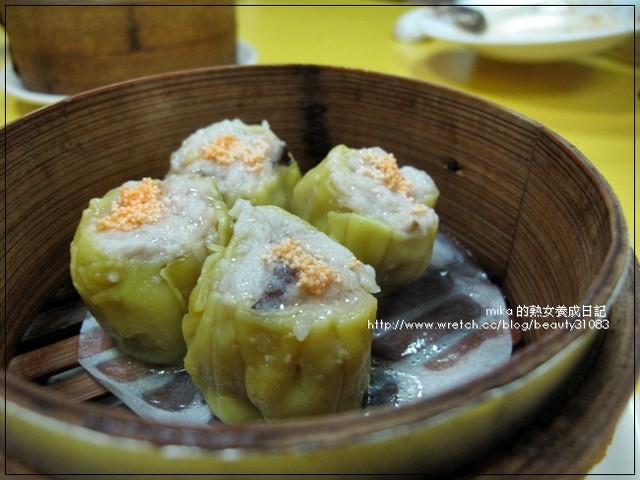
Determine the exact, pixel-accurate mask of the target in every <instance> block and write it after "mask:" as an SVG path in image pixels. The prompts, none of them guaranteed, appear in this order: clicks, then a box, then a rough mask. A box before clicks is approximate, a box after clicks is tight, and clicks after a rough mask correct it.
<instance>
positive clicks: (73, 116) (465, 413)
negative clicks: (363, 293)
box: [0, 65, 640, 478]
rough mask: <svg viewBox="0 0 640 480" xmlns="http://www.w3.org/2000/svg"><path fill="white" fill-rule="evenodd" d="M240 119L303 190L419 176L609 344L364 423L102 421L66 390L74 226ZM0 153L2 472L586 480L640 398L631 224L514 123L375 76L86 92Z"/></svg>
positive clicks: (314, 72)
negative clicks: (186, 147) (337, 180)
mask: <svg viewBox="0 0 640 480" xmlns="http://www.w3.org/2000/svg"><path fill="white" fill-rule="evenodd" d="M234 117H239V118H242V119H243V120H245V121H246V122H248V123H256V122H259V121H261V120H263V119H268V120H269V122H270V124H271V126H272V128H273V129H274V131H275V132H277V133H278V135H279V136H281V137H282V138H285V139H286V141H287V144H288V147H289V149H290V150H291V152H293V154H294V156H295V157H296V158H297V159H298V161H299V162H300V164H301V166H302V168H303V170H306V169H308V168H310V167H311V166H313V165H314V164H315V163H317V162H318V161H319V160H320V159H321V158H322V157H323V156H324V154H326V152H327V150H328V148H330V147H331V146H332V145H335V144H338V143H346V144H348V145H351V146H353V147H359V146H370V145H372V144H376V145H380V146H382V147H383V148H386V149H388V150H390V151H393V152H394V153H395V155H396V156H397V158H399V159H401V160H400V161H401V163H408V164H413V165H416V166H419V167H421V168H424V169H426V170H427V171H429V172H430V173H431V174H432V176H433V177H434V179H435V181H436V183H437V184H438V186H439V188H440V190H441V200H440V202H439V205H438V212H439V215H440V218H441V223H442V224H443V225H446V227H447V229H448V230H449V231H450V232H452V233H454V235H456V237H458V238H459V239H460V240H461V241H462V242H463V243H464V245H465V246H467V247H468V248H469V249H470V250H471V251H472V252H473V253H474V254H475V255H476V256H477V258H478V259H479V261H480V262H481V263H482V265H483V266H484V268H485V269H486V270H487V271H488V272H489V274H490V275H491V277H492V278H493V279H494V280H495V281H496V282H498V283H499V284H500V285H501V286H502V287H503V289H504V291H505V292H506V294H507V296H508V299H509V301H510V302H511V304H512V305H513V306H516V305H528V304H543V303H545V304H546V303H548V304H552V305H561V304H565V305H573V304H590V305H602V304H606V305H607V313H608V317H609V320H610V322H611V323H610V328H609V329H606V330H595V329H592V330H588V331H559V330H556V331H551V330H545V329H540V330H539V331H536V332H533V333H531V332H530V333H528V334H527V335H524V337H523V345H522V346H521V347H520V348H518V349H517V350H516V352H515V353H514V356H513V358H512V359H511V360H510V361H509V362H508V364H507V365H505V366H504V367H503V368H498V369H496V370H495V371H493V372H490V373H488V374H487V375H486V376H483V377H481V378H478V379H476V380H474V381H472V382H469V384H467V385H465V386H463V387H461V388H459V389H456V390H453V391H451V392H448V393H446V394H443V395H440V396H438V397H436V398H434V399H431V400H425V401H420V402H416V403H415V404H412V405H409V406H406V407H403V408H400V409H392V408H386V407H384V408H380V409H374V410H373V411H371V412H370V413H369V414H368V415H367V416H366V417H365V416H362V415H361V414H360V413H359V412H351V413H345V414H341V415H335V416H330V417H325V418H319V419H309V420H300V421H290V422H284V423H282V424H274V425H257V426H243V427H227V426H222V425H217V426H216V425H210V426H203V427H185V426H167V425H162V424H159V425H158V424H152V423H149V422H145V421H143V420H141V419H139V418H137V417H135V416H132V415H131V414H130V413H128V412H126V411H124V410H122V409H121V407H117V406H116V407H114V406H112V405H108V404H107V403H104V400H105V393H104V391H102V390H101V389H100V388H97V387H96V386H95V385H92V382H91V381H90V380H89V379H87V378H85V377H84V376H83V375H82V374H81V373H80V374H78V375H76V373H75V372H74V371H73V369H74V368H75V361H74V358H72V354H70V352H72V349H71V350H70V348H71V347H70V345H73V342H74V338H75V336H76V335H77V333H78V329H79V322H80V320H81V317H80V318H79V316H78V306H77V298H76V297H75V295H74V293H73V291H72V290H70V289H69V287H68V285H69V278H68V261H69V257H68V247H69V242H70V240H71V237H72V235H73V232H74V230H75V227H76V225H77V222H78V220H79V218H80V214H81V211H82V209H83V208H84V207H85V206H86V204H87V202H88V200H89V198H91V197H94V196H99V195H101V194H103V193H104V192H106V191H107V190H109V189H110V188H112V187H113V186H116V185H119V184H121V183H122V182H124V181H126V180H129V179H134V178H140V177H142V176H152V177H159V176H162V175H164V174H165V173H166V171H167V168H168V163H167V162H168V156H169V154H170V152H172V151H173V150H174V149H175V148H176V147H177V146H178V145H179V144H180V142H181V141H182V139H183V138H185V137H186V136H187V135H188V134H190V133H191V132H192V131H194V130H195V129H196V128H198V127H200V126H203V125H206V124H209V123H211V122H213V121H216V120H219V119H222V118H234ZM0 142H1V143H3V147H4V148H6V155H7V157H6V158H7V161H6V169H5V171H4V172H3V173H4V175H5V178H4V180H5V182H3V185H6V198H7V207H8V208H7V209H6V210H5V211H4V212H3V213H4V214H5V215H4V216H3V218H6V224H5V228H6V229H5V232H6V235H5V245H6V255H5V257H4V261H5V266H6V268H5V270H4V271H0V273H2V274H5V273H6V277H5V278H3V280H4V282H5V285H6V287H5V293H6V295H5V296H4V301H5V302H6V303H5V305H4V306H5V309H4V312H5V313H6V315H5V318H4V320H5V325H6V337H5V339H4V342H3V344H2V348H3V357H2V358H5V359H7V363H6V365H5V366H7V367H8V371H7V372H6V373H5V374H2V376H0V379H2V381H3V384H4V385H5V386H6V392H7V393H6V395H7V397H6V408H7V409H8V411H7V416H6V422H5V423H6V428H7V432H6V433H7V436H6V442H7V444H6V447H7V452H8V454H9V462H8V463H7V466H8V467H11V468H12V469H15V471H20V469H22V470H24V471H32V470H33V471H34V472H37V473H39V474H42V475H46V474H53V473H56V474H64V473H68V474H71V473H91V474H98V473H123V472H124V473H153V474H154V475H156V477H157V478H162V477H161V475H162V474H169V473H180V472H181V473H203V472H204V471H207V472H209V473H216V472H224V473H267V472H276V473H363V472H369V473H383V472H386V473H398V472H400V471H403V472H443V471H446V472H453V473H464V474H467V475H468V476H469V477H473V476H475V475H479V474H483V473H489V474H496V473H501V474H523V475H524V474H544V473H564V474H567V473H577V474H584V473H586V472H587V470H588V468H590V467H591V466H592V465H593V464H595V463H596V462H597V461H598V460H599V459H600V458H601V456H602V454H603V453H604V451H605V448H606V444H607V442H608V440H609V438H610V436H611V433H612V432H613V428H614V426H615V422H616V419H617V418H618V417H619V415H620V414H621V412H622V410H623V408H624V407H625V405H626V402H627V399H628V397H629V395H630V394H631V393H632V391H633V388H634V382H635V380H636V375H637V373H636V372H637V371H638V368H637V367H638V364H637V361H638V360H636V359H637V358H640V356H638V355H637V354H638V352H639V349H638V340H637V338H636V336H635V335H636V334H635V333H634V326H635V324H637V323H638V321H639V318H638V315H637V313H636V312H637V311H638V309H637V308H634V307H637V306H638V305H637V298H636V297H635V291H634V284H633V275H634V273H638V264H637V261H635V259H634V256H633V254H632V253H631V252H630V249H629V245H628V239H627V233H626V229H625V227H624V223H623V220H622V215H621V214H620V208H619V205H618V203H617V201H616V199H615V197H614V196H613V194H612V193H611V191H610V189H609V187H608V186H607V185H606V183H605V182H604V181H603V180H602V178H601V177H600V175H599V174H598V172H597V171H595V169H594V168H593V167H592V166H591V164H590V163H589V162H588V161H587V160H586V159H585V158H584V157H583V156H582V155H581V154H580V153H579V152H577V151H575V149H574V148H573V147H571V146H570V145H569V144H567V143H566V142H565V141H563V140H562V139H561V138H558V137H557V136H556V135H555V134H554V133H553V132H550V131H548V130H547V129H546V128H544V127H543V126H541V125H539V124H537V123H535V122H532V121H530V120H528V119H526V118H523V117H521V116H519V115H517V114H514V113H513V112H510V111H507V110H505V109H502V108H500V107H497V106H495V105H492V104H489V103H487V102H484V101H482V100H479V99H476V98H472V97H469V96H467V95H464V94H461V93H459V92H456V91H452V90H448V89H445V88H442V87H437V86H434V85H429V84H425V83H422V82H416V81H412V80H408V79H401V78H396V77H389V76H385V75H378V74H373V73H370V72H360V71H356V70H348V69H339V68H331V67H317V66H296V65H292V66H260V67H229V68H213V69H201V70H195V71H191V72H181V73H174V74H167V75H161V76H156V77H151V78H146V79H141V80H136V81H132V82H127V83H125V84H122V85H116V86H109V87H106V88H103V89H100V90H97V91H93V92H90V93H85V94H81V95H78V96H76V97H73V98H71V99H69V100H67V101H64V102H61V103H59V104H57V105H54V106H51V107H47V108H44V109H41V110H39V111H37V112H35V113H33V114H31V115H29V116H28V117H25V118H24V119H21V120H19V121H17V122H14V123H12V124H10V125H7V127H6V136H5V138H3V139H0ZM578 232H584V233H582V236H579V235H578ZM634 261H635V263H634ZM634 269H635V270H634ZM64 305H68V306H69V307H68V316H67V317H66V318H63V317H64V314H61V313H60V308H61V306H64ZM47 311H55V312H58V313H56V315H55V318H56V321H55V322H54V325H55V326H54V325H50V326H47V321H46V320H47V318H48V316H47V314H46V312H47ZM49 358H51V360H49ZM60 369H68V370H69V371H70V372H71V373H70V374H69V375H68V376H66V377H65V378H64V379H63V380H62V381H61V382H60V383H59V385H58V386H53V385H47V382H46V380H44V378H45V377H49V376H55V375H57V374H59V373H60V372H59V370H60ZM24 412H29V415H26V414H25V413H24ZM38 416H42V417H38ZM31 417H34V418H42V419H43V420H44V419H51V421H50V422H49V421H34V422H30V418H31ZM533 419H535V421H532V420H533ZM33 438H47V439H48V440H49V441H52V442H55V443H56V444H59V445H60V446H61V448H60V449H59V450H60V452H59V453H57V454H53V453H52V452H51V451H49V450H47V449H46V448H38V447H37V445H39V444H40V443H38V442H36V444H37V445H36V444H34V443H33V442H30V441H29V440H30V439H33ZM122 438H123V439H126V442H124V443H123V442H121V441H119V440H118V439H122ZM105 439H115V440H114V441H110V440H107V441H105ZM138 442H142V443H143V444H145V445H146V444H147V442H148V443H150V444H152V445H156V446H160V447H162V446H164V447H167V449H169V446H175V445H178V446H182V447H184V448H183V449H182V450H179V451H180V452H182V453H181V454H180V455H168V456H163V455H162V454H161V452H163V451H164V450H163V448H153V449H151V450H150V451H148V450H146V449H144V448H139V446H140V445H139V443H138ZM125 444H126V449H125ZM193 446H197V447H198V448H196V449H191V447H193ZM129 448H131V450H128V449H129ZM167 451H168V450H167ZM177 451H178V450H176V451H175V452H174V453H176V452H177ZM159 452H160V453H159ZM225 452H226V453H225ZM229 452H233V455H229ZM115 457H117V458H118V459H119V461H118V462H113V461H109V458H115ZM101 459H102V460H101ZM105 459H106V460H105ZM65 462H66V463H65ZM69 462H71V463H69ZM60 465H70V466H68V467H67V468H69V469H70V470H67V471H61V470H60V468H59V466H60ZM74 468H75V469H80V470H81V471H78V470H74Z"/></svg>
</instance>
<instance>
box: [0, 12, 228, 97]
mask: <svg viewBox="0 0 640 480" xmlns="http://www.w3.org/2000/svg"><path fill="white" fill-rule="evenodd" d="M6 3H7V8H6V10H5V12H4V15H3V21H4V24H5V26H6V29H7V33H8V35H9V41H10V50H11V56H12V61H13V63H14V68H15V69H16V72H17V73H18V75H19V76H20V78H21V80H22V82H23V84H24V85H25V87H27V88H28V89H30V90H33V91H36V92H46V93H56V94H73V93H78V92H80V91H84V90H89V89H91V88H94V87H97V86H101V85H106V84H109V83H115V82H119V81H122V80H127V79H130V78H135V77H140V76H143V75H149V74H154V73H162V72H170V71H174V70H183V69H187V68H196V67H206V66H214V65H224V64H234V63H235V62H236V24H235V11H234V8H235V7H234V6H233V5H232V4H231V3H229V2H221V1H217V2H203V1H196V2H188V3H184V4H183V5H180V2H168V1H167V2H152V3H154V5H144V3H145V2H143V1H137V2H129V3H127V4H126V5H117V4H116V3H117V2H110V1H105V2H95V3H94V4H93V5H88V4H86V3H82V2H76V3H80V4H74V2H71V3H70V4H69V3H67V4H66V5H64V4H60V2H58V3H59V4H58V5H33V4H26V5H24V4H23V5H20V2H6ZM23 3H25V2H23ZM51 3H54V2H51ZM162 3H165V5H162ZM216 3H218V5H216ZM158 5H162V8H158Z"/></svg>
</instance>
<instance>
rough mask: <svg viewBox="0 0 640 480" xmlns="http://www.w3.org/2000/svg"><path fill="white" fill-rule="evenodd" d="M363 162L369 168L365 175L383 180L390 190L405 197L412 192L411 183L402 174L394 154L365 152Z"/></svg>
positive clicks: (369, 150)
mask: <svg viewBox="0 0 640 480" xmlns="http://www.w3.org/2000/svg"><path fill="white" fill-rule="evenodd" d="M362 160H363V161H364V162H365V164H366V165H367V167H369V168H366V169H365V170H364V173H365V174H366V175H370V176H372V177H374V178H379V179H381V180H382V181H383V182H384V183H385V185H386V186H387V188H389V190H392V191H394V192H400V193H403V194H405V195H407V194H408V193H409V192H410V191H411V183H409V182H408V181H407V180H406V179H405V178H404V177H403V176H402V173H400V169H399V168H398V163H397V162H396V158H395V157H394V156H393V154H391V153H386V154H379V153H376V152H374V151H373V150H371V149H368V150H364V151H363V155H362Z"/></svg>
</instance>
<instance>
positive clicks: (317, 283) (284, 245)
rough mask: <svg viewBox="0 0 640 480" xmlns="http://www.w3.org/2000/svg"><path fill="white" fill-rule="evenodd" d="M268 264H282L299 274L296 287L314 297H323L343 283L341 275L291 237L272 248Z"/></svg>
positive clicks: (268, 255) (267, 259) (267, 258)
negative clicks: (336, 284) (334, 285)
mask: <svg viewBox="0 0 640 480" xmlns="http://www.w3.org/2000/svg"><path fill="white" fill-rule="evenodd" d="M264 260H265V261H267V262H282V263H284V264H286V265H288V266H289V267H291V268H292V269H294V270H295V271H297V272H298V281H297V283H296V285H297V286H298V287H300V288H302V289H304V290H306V291H307V292H309V293H311V294H313V295H318V296H319V295H322V294H323V293H324V292H325V291H326V289H327V288H329V287H330V286H331V285H333V284H334V283H339V282H341V281H342V279H341V277H340V274H339V273H338V272H336V271H335V270H334V269H333V268H331V266H330V265H329V264H328V263H327V262H325V261H324V260H323V259H322V258H320V257H317V256H314V255H312V254H310V253H308V252H306V251H305V250H304V248H303V247H302V243H301V242H300V241H298V240H295V239H293V238H291V237H287V238H285V239H284V240H283V241H281V242H280V243H278V244H276V245H274V246H273V247H272V248H271V251H270V252H269V254H267V255H266V256H265V258H264Z"/></svg>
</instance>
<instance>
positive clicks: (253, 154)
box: [202, 134, 269, 172]
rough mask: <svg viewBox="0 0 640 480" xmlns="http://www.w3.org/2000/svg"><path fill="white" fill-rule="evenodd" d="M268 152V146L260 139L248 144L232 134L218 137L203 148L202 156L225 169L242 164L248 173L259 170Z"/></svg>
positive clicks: (257, 138)
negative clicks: (234, 164) (235, 164)
mask: <svg viewBox="0 0 640 480" xmlns="http://www.w3.org/2000/svg"><path fill="white" fill-rule="evenodd" d="M268 150H269V144H268V143H267V141H266V140H264V139H263V138H261V137H256V138H255V139H253V140H252V141H251V142H250V143H247V142H243V141H241V140H240V139H239V138H238V137H236V136H235V135H232V134H224V135H219V136H217V137H216V138H214V139H213V140H212V141H211V142H209V143H208V144H207V145H205V146H204V148H203V149H202V155H203V156H204V158H206V159H207V160H209V161H211V162H214V163H217V164H219V165H223V166H225V167H227V166H229V165H231V164H232V163H235V162H243V163H244V164H245V165H246V166H247V169H248V170H249V171H250V172H255V171H258V170H261V169H262V167H263V163H264V159H265V157H266V155H267V152H268Z"/></svg>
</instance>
